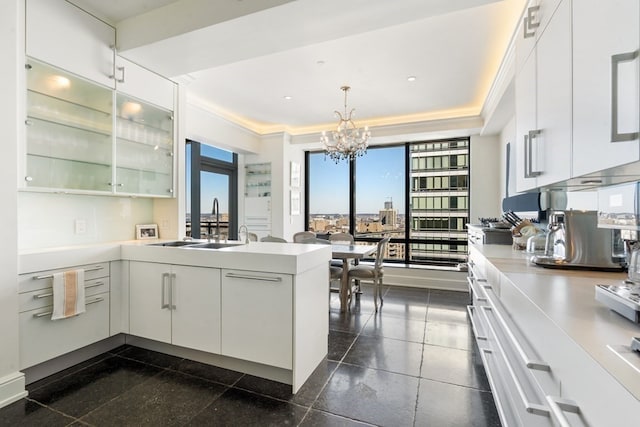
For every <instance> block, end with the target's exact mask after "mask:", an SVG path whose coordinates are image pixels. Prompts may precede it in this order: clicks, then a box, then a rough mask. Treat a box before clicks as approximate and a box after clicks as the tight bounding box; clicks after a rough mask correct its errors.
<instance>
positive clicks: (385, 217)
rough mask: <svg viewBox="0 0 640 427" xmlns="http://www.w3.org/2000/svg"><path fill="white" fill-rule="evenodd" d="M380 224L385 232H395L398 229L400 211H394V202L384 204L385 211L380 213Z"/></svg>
mask: <svg viewBox="0 0 640 427" xmlns="http://www.w3.org/2000/svg"><path fill="white" fill-rule="evenodd" d="M379 217H380V224H382V229H383V230H395V229H396V228H397V227H398V211H397V210H395V209H393V201H392V200H389V201H387V202H384V209H382V210H380V211H379Z"/></svg>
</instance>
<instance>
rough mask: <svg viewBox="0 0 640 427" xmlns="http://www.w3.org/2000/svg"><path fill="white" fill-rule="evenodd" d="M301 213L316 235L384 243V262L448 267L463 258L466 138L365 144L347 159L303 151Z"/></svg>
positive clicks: (467, 211) (467, 188)
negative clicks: (303, 205)
mask: <svg viewBox="0 0 640 427" xmlns="http://www.w3.org/2000/svg"><path fill="white" fill-rule="evenodd" d="M306 173H307V184H308V187H307V197H306V200H307V217H308V224H307V228H308V229H309V230H312V231H315V232H316V233H318V234H319V235H323V234H324V235H326V234H331V233H335V232H348V233H351V234H353V235H354V237H355V238H356V241H357V242H359V243H372V242H376V241H378V240H379V239H380V238H381V237H382V236H387V235H388V236H390V237H391V242H390V244H389V246H388V248H387V253H386V254H385V260H386V261H395V262H402V263H408V264H428V265H439V266H455V265H457V264H458V263H460V262H462V261H464V260H465V258H466V252H467V233H466V228H465V224H466V223H467V222H468V217H469V139H468V138H462V139H450V140H439V141H424V142H418V143H404V144H398V145H392V146H381V147H370V148H369V150H368V151H367V154H366V155H364V156H362V157H358V158H357V159H355V160H353V161H352V162H341V163H338V164H336V163H334V162H332V161H331V160H330V159H328V158H325V155H324V153H322V152H317V153H316V152H309V153H307V168H306Z"/></svg>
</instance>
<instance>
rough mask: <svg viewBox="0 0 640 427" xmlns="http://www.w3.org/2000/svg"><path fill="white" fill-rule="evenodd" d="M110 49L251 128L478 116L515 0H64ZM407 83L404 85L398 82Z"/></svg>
mask: <svg viewBox="0 0 640 427" xmlns="http://www.w3.org/2000/svg"><path fill="white" fill-rule="evenodd" d="M72 1H73V3H75V4H76V5H78V6H79V7H81V8H83V9H85V10H87V11H89V12H91V13H93V14H95V15H96V16H98V17H100V18H101V19H103V20H105V21H107V22H109V23H111V24H112V25H114V26H116V28H117V29H118V49H119V53H120V54H121V55H123V56H125V57H127V58H129V59H131V60H133V61H134V62H138V63H139V64H141V65H143V66H146V67H148V68H150V69H153V70H156V71H158V72H159V73H161V74H164V75H167V76H169V77H172V78H175V79H178V80H179V81H180V82H182V83H184V84H186V86H187V89H188V98H189V102H193V103H198V104H200V105H205V106H206V107H207V108H210V109H212V110H214V111H216V112H217V113H219V114H221V115H222V116H224V117H226V118H229V119H231V120H233V121H235V122H237V123H240V124H242V125H244V126H246V127H248V128H250V129H252V130H254V131H256V132H258V133H269V132H273V131H280V130H286V131H288V132H291V133H292V134H304V133H312V132H317V131H318V130H320V129H323V128H327V127H333V123H334V122H335V118H334V115H333V111H334V110H341V111H343V110H344V95H343V92H341V91H340V87H341V86H343V85H349V86H351V90H350V91H349V94H348V107H349V109H351V108H355V110H356V111H355V113H354V120H355V121H356V124H358V125H364V124H367V125H370V126H380V125H391V124H400V123H415V122H424V121H432V120H441V119H451V118H465V117H473V116H479V115H480V113H481V110H482V108H483V105H484V103H485V100H486V98H487V95H488V93H489V91H490V89H491V85H492V83H493V81H494V78H495V76H496V73H497V72H498V69H499V67H500V64H501V61H502V58H503V56H504V55H505V52H506V50H507V48H508V46H509V43H510V41H511V37H512V35H513V32H514V29H515V26H516V24H517V21H518V19H519V17H520V14H521V12H522V9H523V7H524V3H525V1H524V0H394V1H389V0H322V1H318V0H294V1H291V0H179V1H174V0H111V1H109V2H104V1H103V0H72ZM409 76H414V77H415V80H414V81H408V77H409Z"/></svg>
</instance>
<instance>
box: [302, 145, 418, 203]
mask: <svg viewBox="0 0 640 427" xmlns="http://www.w3.org/2000/svg"><path fill="white" fill-rule="evenodd" d="M404 150H405V148H404V146H399V147H384V148H370V149H369V150H367V153H366V154H365V155H364V156H362V157H359V158H358V159H357V160H356V177H357V178H356V191H357V198H356V213H378V211H379V210H380V209H383V208H384V202H386V201H389V200H392V201H393V207H394V208H395V209H396V210H397V211H398V213H400V214H402V213H404V203H405V196H404V194H405V183H406V179H405V166H404ZM309 163H310V166H309V169H310V177H309V192H310V199H309V210H310V213H311V214H331V213H344V214H346V213H348V212H349V164H348V163H347V162H345V161H342V162H340V163H338V164H336V163H335V162H334V161H333V160H331V159H330V158H328V157H327V158H326V159H325V156H324V154H323V153H313V154H311V155H310V159H309Z"/></svg>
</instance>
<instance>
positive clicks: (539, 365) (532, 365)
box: [485, 292, 551, 371]
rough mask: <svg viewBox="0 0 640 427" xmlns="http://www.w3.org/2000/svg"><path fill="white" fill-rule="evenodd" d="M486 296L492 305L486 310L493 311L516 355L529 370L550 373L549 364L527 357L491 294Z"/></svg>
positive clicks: (487, 293)
mask: <svg viewBox="0 0 640 427" xmlns="http://www.w3.org/2000/svg"><path fill="white" fill-rule="evenodd" d="M486 295H487V299H488V300H489V304H491V307H485V308H487V309H489V310H493V312H494V314H495V317H496V319H498V322H500V326H502V329H504V332H505V334H506V335H507V337H508V338H509V341H511V344H512V345H513V348H515V349H516V353H518V356H519V357H520V360H522V362H523V363H524V364H525V365H526V366H527V368H529V369H537V370H539V371H550V370H551V367H550V366H549V364H548V363H546V362H543V361H540V360H533V359H531V358H530V357H529V356H527V354H526V353H525V351H524V349H523V348H522V346H521V345H520V343H519V342H518V340H517V339H516V337H515V335H513V332H511V329H509V325H507V322H506V321H505V320H504V318H503V317H502V314H501V313H500V311H499V310H498V309H497V306H496V303H495V302H494V301H493V298H491V297H490V296H489V292H486Z"/></svg>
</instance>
